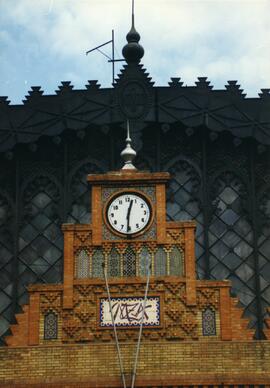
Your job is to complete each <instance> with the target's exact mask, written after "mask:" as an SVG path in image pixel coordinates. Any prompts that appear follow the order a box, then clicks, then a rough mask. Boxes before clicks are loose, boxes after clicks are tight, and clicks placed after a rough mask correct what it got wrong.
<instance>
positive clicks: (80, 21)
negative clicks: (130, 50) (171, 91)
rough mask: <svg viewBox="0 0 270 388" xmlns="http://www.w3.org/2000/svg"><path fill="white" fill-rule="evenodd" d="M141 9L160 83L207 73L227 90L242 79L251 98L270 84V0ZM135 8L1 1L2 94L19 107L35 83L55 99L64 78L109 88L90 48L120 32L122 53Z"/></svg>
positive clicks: (180, 1)
mask: <svg viewBox="0 0 270 388" xmlns="http://www.w3.org/2000/svg"><path fill="white" fill-rule="evenodd" d="M135 10H136V12H135V13H136V16H135V18H136V21H135V24H136V28H137V30H138V32H139V33H140V35H141V44H142V45H143V47H144V49H145V56H144V58H143V59H142V63H143V64H144V66H145V67H146V68H147V70H148V71H149V72H150V75H151V76H152V78H153V80H154V81H155V83H156V85H167V84H168V82H169V80H170V77H181V79H182V81H183V82H184V84H187V85H194V82H195V81H196V80H197V77H200V76H207V77H208V79H209V80H210V81H211V84H212V85H213V86H214V88H215V89H223V88H224V85H225V84H226V83H227V80H238V81H239V83H240V84H241V87H242V88H243V89H244V90H245V93H247V95H248V97H255V96H257V95H258V93H259V92H260V89H261V88H267V87H268V88H269V87H270V22H269V15H270V0H250V1H248V0H207V1H206V0H196V1H195V0H188V1H185V0H135ZM130 11H131V0H0V95H1V96H8V97H9V100H11V103H13V104H18V103H21V101H22V100H23V99H24V96H25V95H27V94H28V91H29V90H30V89H31V86H41V87H42V90H44V93H45V94H52V93H54V92H55V90H57V88H58V86H59V85H60V83H61V81H71V83H72V84H73V85H74V88H75V89H80V88H84V85H85V84H86V83H87V80H90V79H97V80H98V81H99V83H100V84H101V86H102V87H110V85H111V66H110V65H109V64H108V63H107V61H106V58H104V57H103V56H102V55H101V54H99V53H98V52H95V53H92V54H90V55H88V56H86V55H85V51H86V50H88V49H90V48H92V47H94V46H96V45H98V44H101V43H103V42H105V41H107V40H109V39H110V38H111V30H112V29H114V30H115V42H116V49H117V51H118V54H119V55H121V50H122V47H123V45H124V44H125V36H126V33H127V32H128V30H129V28H130V19H131V16H130ZM104 51H106V52H107V53H108V54H110V48H109V47H107V48H105V49H104ZM120 66H121V65H117V69H118V70H119V67H120Z"/></svg>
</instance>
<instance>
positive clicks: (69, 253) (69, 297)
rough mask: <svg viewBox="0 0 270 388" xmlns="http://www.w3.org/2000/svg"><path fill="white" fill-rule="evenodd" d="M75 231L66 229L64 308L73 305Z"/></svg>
mask: <svg viewBox="0 0 270 388" xmlns="http://www.w3.org/2000/svg"><path fill="white" fill-rule="evenodd" d="M73 240H74V232H73V231H72V230H66V231H65V234H64V289H63V308H72V307H73V279H74V254H73Z"/></svg>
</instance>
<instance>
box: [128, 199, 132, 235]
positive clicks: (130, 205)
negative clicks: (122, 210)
mask: <svg viewBox="0 0 270 388" xmlns="http://www.w3.org/2000/svg"><path fill="white" fill-rule="evenodd" d="M132 205H133V199H132V200H131V201H130V204H129V207H128V211H127V232H128V231H129V218H130V212H131V208H132Z"/></svg>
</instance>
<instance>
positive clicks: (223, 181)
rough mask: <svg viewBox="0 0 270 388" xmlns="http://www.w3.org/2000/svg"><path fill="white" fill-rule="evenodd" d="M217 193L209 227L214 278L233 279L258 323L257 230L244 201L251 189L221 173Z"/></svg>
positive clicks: (244, 303) (216, 186) (215, 184)
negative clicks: (255, 248)
mask: <svg viewBox="0 0 270 388" xmlns="http://www.w3.org/2000/svg"><path fill="white" fill-rule="evenodd" d="M213 187H214V188H215V190H216V192H215V193H216V197H215V198H214V200H213V206H214V209H215V211H214V214H213V218H212V220H211V224H210V227H209V242H210V270H211V277H212V278H214V279H220V280H223V279H229V280H231V281H232V290H233V292H234V293H235V294H236V295H237V296H238V297H239V299H240V301H241V303H242V304H243V306H244V308H245V316H246V317H249V318H250V319H251V325H253V326H254V325H255V324H256V319H257V318H256V317H255V314H254V311H253V304H254V303H253V302H255V303H256V295H255V293H256V291H255V290H256V287H255V281H254V279H255V278H254V257H253V233H252V228H251V225H250V223H249V220H248V217H247V216H246V211H245V209H244V203H245V202H246V200H247V199H246V197H245V196H246V193H247V190H246V188H245V186H244V185H243V183H242V182H241V181H240V179H239V178H238V177H237V176H236V175H234V174H233V173H231V172H226V173H223V174H221V175H220V176H219V177H218V178H217V179H216V181H215V182H214V185H213Z"/></svg>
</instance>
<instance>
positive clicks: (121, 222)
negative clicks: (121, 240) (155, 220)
mask: <svg viewBox="0 0 270 388" xmlns="http://www.w3.org/2000/svg"><path fill="white" fill-rule="evenodd" d="M106 214H107V220H108V222H109V224H110V226H111V227H112V228H113V229H114V230H115V231H117V232H119V233H123V234H128V235H132V234H134V233H138V232H140V231H142V230H143V229H144V228H145V227H146V226H147V225H148V224H149V222H150V217H151V209H150V206H149V204H148V202H147V201H146V199H145V198H144V197H143V196H141V195H139V194H134V193H124V194H119V195H118V196H117V197H115V198H114V199H113V200H112V201H111V202H110V204H109V206H108V208H107V211H106Z"/></svg>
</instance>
